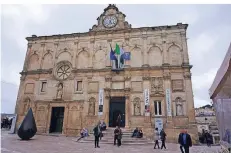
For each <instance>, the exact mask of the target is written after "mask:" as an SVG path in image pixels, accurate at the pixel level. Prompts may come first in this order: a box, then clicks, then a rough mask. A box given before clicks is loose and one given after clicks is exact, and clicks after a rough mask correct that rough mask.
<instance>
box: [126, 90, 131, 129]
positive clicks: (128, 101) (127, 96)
mask: <svg viewBox="0 0 231 153" xmlns="http://www.w3.org/2000/svg"><path fill="white" fill-rule="evenodd" d="M130 105H131V104H130V96H129V93H125V109H126V110H125V113H126V116H125V128H129V127H130V120H129V119H130V116H131V115H130V112H131V111H130V109H131V108H130Z"/></svg>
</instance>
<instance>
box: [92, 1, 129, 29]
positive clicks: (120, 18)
mask: <svg viewBox="0 0 231 153" xmlns="http://www.w3.org/2000/svg"><path fill="white" fill-rule="evenodd" d="M125 17H126V15H125V14H123V13H122V12H120V11H119V9H118V8H117V7H116V5H115V4H109V5H108V7H107V8H105V9H104V12H103V13H102V14H101V15H100V16H99V17H98V18H97V21H98V23H97V24H96V25H93V26H92V28H91V29H90V30H89V31H109V30H117V29H130V28H131V25H130V24H129V23H128V22H127V21H125ZM109 18H110V19H113V20H110V19H109ZM107 19H109V20H107ZM105 20H106V21H105ZM111 22H113V24H111Z"/></svg>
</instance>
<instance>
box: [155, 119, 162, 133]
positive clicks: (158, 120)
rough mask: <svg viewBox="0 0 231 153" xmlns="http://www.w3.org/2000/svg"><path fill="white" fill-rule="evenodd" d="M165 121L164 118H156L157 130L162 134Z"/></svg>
mask: <svg viewBox="0 0 231 153" xmlns="http://www.w3.org/2000/svg"><path fill="white" fill-rule="evenodd" d="M163 127H164V126H163V119H162V118H155V128H158V131H159V132H160V131H161V130H162V129H163Z"/></svg>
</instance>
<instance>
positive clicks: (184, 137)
mask: <svg viewBox="0 0 231 153" xmlns="http://www.w3.org/2000/svg"><path fill="white" fill-rule="evenodd" d="M117 123H118V124H117V126H116V128H115V130H114V145H116V144H117V146H118V147H120V146H121V139H122V135H123V133H122V130H121V128H120V126H119V125H120V117H118V119H117ZM103 130H106V124H105V122H102V121H99V122H98V124H97V125H96V126H95V127H94V129H93V131H94V136H95V148H100V146H99V139H101V137H102V131H103ZM81 136H83V137H85V136H88V132H86V129H83V130H82V132H81ZM132 137H137V138H142V137H143V131H142V129H141V128H136V129H135V130H134V131H133V134H132ZM166 137H167V135H166V133H165V131H164V129H162V130H161V131H160V132H159V131H158V128H155V132H154V141H155V144H154V149H156V147H158V149H163V148H165V149H166V145H165V141H166ZM159 140H161V142H162V143H161V147H160V146H159ZM178 143H179V144H180V150H181V152H182V153H189V147H191V146H192V139H191V136H190V135H189V134H188V133H187V131H186V130H182V131H181V133H180V134H179V137H178Z"/></svg>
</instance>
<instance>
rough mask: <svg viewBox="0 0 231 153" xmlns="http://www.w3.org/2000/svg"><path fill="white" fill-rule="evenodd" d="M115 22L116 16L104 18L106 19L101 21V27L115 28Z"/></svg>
mask: <svg viewBox="0 0 231 153" xmlns="http://www.w3.org/2000/svg"><path fill="white" fill-rule="evenodd" d="M117 21H118V20H117V18H116V16H114V15H110V16H106V17H105V18H104V19H103V25H104V26H105V27H106V28H113V27H114V26H116V24H117Z"/></svg>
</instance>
